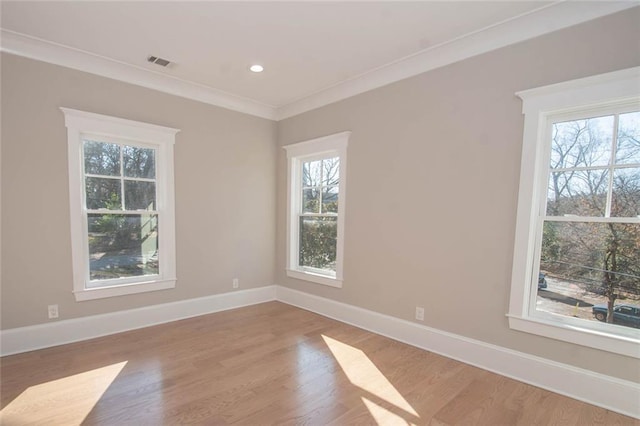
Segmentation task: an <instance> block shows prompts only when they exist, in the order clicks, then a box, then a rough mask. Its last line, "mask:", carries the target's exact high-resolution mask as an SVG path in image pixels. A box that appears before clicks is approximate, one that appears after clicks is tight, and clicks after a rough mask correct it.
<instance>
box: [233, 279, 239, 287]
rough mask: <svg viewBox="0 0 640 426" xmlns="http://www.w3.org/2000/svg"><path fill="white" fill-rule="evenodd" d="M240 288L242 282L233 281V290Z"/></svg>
mask: <svg viewBox="0 0 640 426" xmlns="http://www.w3.org/2000/svg"><path fill="white" fill-rule="evenodd" d="M238 287H240V282H239V281H238V279H237V278H234V279H233V288H238Z"/></svg>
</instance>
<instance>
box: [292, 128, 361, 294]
mask: <svg viewBox="0 0 640 426" xmlns="http://www.w3.org/2000/svg"><path fill="white" fill-rule="evenodd" d="M350 134H351V132H342V133H337V134H334V135H330V136H325V137H322V138H318V139H313V140H310V141H306V142H300V143H297V144H293V145H288V146H285V147H284V148H285V149H286V150H287V158H288V162H289V178H288V179H289V180H288V184H289V186H288V188H289V197H288V215H287V232H288V235H287V275H288V276H290V277H293V278H298V279H302V280H307V281H312V282H315V283H319V284H325V285H329V286H332V287H342V257H343V241H344V211H345V189H346V166H347V144H348V140H349V135H350Z"/></svg>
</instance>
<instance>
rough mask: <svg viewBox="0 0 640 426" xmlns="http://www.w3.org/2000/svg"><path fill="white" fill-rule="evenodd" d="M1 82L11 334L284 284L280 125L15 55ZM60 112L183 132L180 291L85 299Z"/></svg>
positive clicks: (6, 300) (5, 292)
mask: <svg viewBox="0 0 640 426" xmlns="http://www.w3.org/2000/svg"><path fill="white" fill-rule="evenodd" d="M1 84H2V168H1V170H2V294H1V296H2V304H1V309H2V328H3V329H9V328H13V327H20V326H27V325H33V324H38V323H43V322H48V321H49V320H48V319H47V305H48V304H54V303H57V304H59V305H60V318H61V319H69V318H78V317H82V316H87V315H94V314H100V313H105V312H112V311H118V310H123V309H130V308H136V307H140V306H145V305H153V304H158V303H164V302H171V301H176V300H182V299H188V298H195V297H201V296H207V295H212V294H217V293H223V292H228V291H232V288H231V281H232V279H233V278H234V277H238V278H239V279H240V287H241V289H246V288H252V287H260V286H265V285H271V284H273V283H274V264H275V261H274V250H273V248H274V238H275V229H274V223H275V176H276V172H275V167H276V146H275V135H276V133H275V130H276V124H275V123H274V122H271V121H269V120H264V119H260V118H256V117H252V116H249V115H245V114H240V113H236V112H232V111H229V110H225V109H222V108H216V107H213V106H209V105H205V104H202V103H199V102H195V101H190V100H186V99H182V98H178V97H175V96H171V95H167V94H163V93H160V92H156V91H153V90H148V89H144V88H141V87H137V86H133V85H129V84H125V83H121V82H117V81H114V80H109V79H105V78H102V77H98V76H94V75H91V74H87V73H82V72H78V71H74V70H70V69H66V68H62V67H58V66H54V65H49V64H45V63H42V62H36V61H32V60H29V59H24V58H20V57H16V56H12V55H3V56H2V82H1ZM61 106H65V107H70V108H75V109H80V110H84V111H91V112H96V113H100V114H107V115H112V116H116V117H124V118H128V119H133V120H139V121H143V122H149V123H154V124H159V125H163V126H169V127H176V128H179V129H181V131H180V133H179V134H178V136H177V140H176V147H175V183H176V234H177V241H176V244H177V274H178V282H177V286H176V288H175V289H172V290H164V291H157V292H152V293H144V294H138V295H132V296H123V297H114V298H108V299H101V300H93V301H86V302H75V299H74V297H73V295H72V293H71V290H72V282H71V277H72V275H71V248H70V247H71V242H70V237H69V228H70V224H69V195H68V192H69V186H68V180H67V179H68V172H67V153H66V150H67V148H66V145H67V139H66V128H65V126H64V116H63V114H62V112H61V111H60V109H59V107H61Z"/></svg>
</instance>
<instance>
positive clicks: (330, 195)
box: [322, 186, 338, 213]
mask: <svg viewBox="0 0 640 426" xmlns="http://www.w3.org/2000/svg"><path fill="white" fill-rule="evenodd" d="M322 213H338V187H337V186H331V187H328V188H322Z"/></svg>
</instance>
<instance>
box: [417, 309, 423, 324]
mask: <svg viewBox="0 0 640 426" xmlns="http://www.w3.org/2000/svg"><path fill="white" fill-rule="evenodd" d="M416 319H417V320H418V321H424V308H421V307H419V306H416Z"/></svg>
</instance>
